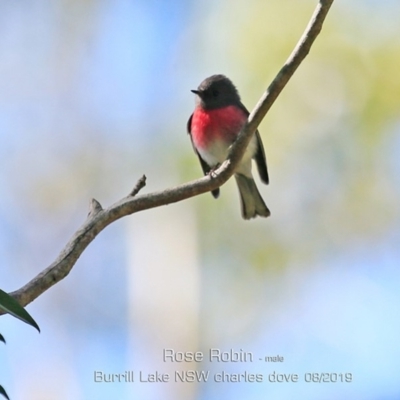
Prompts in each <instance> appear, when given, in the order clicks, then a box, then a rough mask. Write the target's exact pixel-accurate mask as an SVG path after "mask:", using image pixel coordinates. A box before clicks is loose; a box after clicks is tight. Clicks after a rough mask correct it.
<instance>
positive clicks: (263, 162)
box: [240, 103, 269, 185]
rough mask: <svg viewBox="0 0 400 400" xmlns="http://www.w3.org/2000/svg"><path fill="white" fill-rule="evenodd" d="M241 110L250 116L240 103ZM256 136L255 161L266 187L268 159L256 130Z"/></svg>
mask: <svg viewBox="0 0 400 400" xmlns="http://www.w3.org/2000/svg"><path fill="white" fill-rule="evenodd" d="M240 108H241V109H242V110H243V111H244V112H245V113H246V115H247V116H249V115H250V113H249V112H248V110H247V108H246V107H245V106H244V105H243V104H242V103H240ZM255 135H256V141H257V149H256V153H255V154H254V157H253V159H254V160H255V162H256V164H257V170H258V174H259V175H260V178H261V181H262V182H264V183H265V184H266V185H268V183H269V176H268V168H267V158H266V157H265V151H264V146H263V143H262V141H261V136H260V132H258V130H256V133H255Z"/></svg>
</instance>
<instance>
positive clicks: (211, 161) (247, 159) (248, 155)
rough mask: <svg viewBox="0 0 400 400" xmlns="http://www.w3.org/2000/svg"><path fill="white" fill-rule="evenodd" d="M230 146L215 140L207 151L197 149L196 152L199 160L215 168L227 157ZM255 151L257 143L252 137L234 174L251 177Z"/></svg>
mask: <svg viewBox="0 0 400 400" xmlns="http://www.w3.org/2000/svg"><path fill="white" fill-rule="evenodd" d="M229 149H230V144H227V143H226V142H225V141H223V140H215V141H214V142H213V143H210V144H209V145H208V146H207V149H204V148H202V149H201V148H199V149H198V152H199V154H200V156H201V158H202V159H203V160H204V161H205V162H206V163H207V164H208V165H209V166H210V167H211V168H213V167H215V166H216V165H217V164H221V163H223V162H224V161H225V160H226V158H227V157H228V153H229ZM256 149H257V141H256V137H255V136H254V137H253V138H252V139H251V141H250V143H249V145H248V146H247V149H246V151H245V153H244V155H243V157H242V160H241V161H240V163H239V165H238V166H237V167H236V169H235V172H239V173H241V174H243V175H246V176H248V177H251V159H252V158H253V156H254V154H255V152H256Z"/></svg>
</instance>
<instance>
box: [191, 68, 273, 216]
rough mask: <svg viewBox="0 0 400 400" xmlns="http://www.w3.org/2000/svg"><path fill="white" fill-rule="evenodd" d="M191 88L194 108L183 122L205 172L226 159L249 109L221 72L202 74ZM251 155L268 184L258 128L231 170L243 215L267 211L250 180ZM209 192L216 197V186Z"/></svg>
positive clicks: (263, 214)
mask: <svg viewBox="0 0 400 400" xmlns="http://www.w3.org/2000/svg"><path fill="white" fill-rule="evenodd" d="M192 92H193V93H195V94H196V108H195V110H194V112H193V114H192V115H191V116H190V118H189V121H188V123H187V131H188V133H189V135H190V138H191V140H192V144H193V148H194V151H195V153H196V154H197V155H198V157H199V160H200V164H201V167H202V169H203V172H204V175H207V174H211V173H212V172H213V171H214V170H215V169H216V168H218V166H219V165H220V164H221V163H222V162H224V161H225V160H226V158H227V156H228V152H229V148H230V146H231V145H232V143H233V142H234V141H235V139H236V138H237V136H238V134H239V132H240V131H241V129H242V127H243V126H244V124H245V123H246V121H247V117H248V116H249V112H248V111H247V109H246V107H245V106H244V105H243V104H242V102H241V100H240V96H239V93H238V91H237V89H236V87H235V86H234V84H233V83H232V82H231V81H230V80H229V79H228V78H227V77H226V76H224V75H212V76H210V77H208V78H206V79H205V80H204V81H203V82H201V83H200V85H199V87H198V88H197V90H192ZM252 159H254V160H255V162H256V164H257V169H258V173H259V175H260V178H261V180H262V182H264V183H265V184H267V185H268V183H269V178H268V170H267V160H266V158H265V152H264V147H263V144H262V142H261V138H260V134H259V132H258V131H256V132H255V134H254V136H253V137H252V139H251V141H250V143H249V145H248V147H247V149H246V151H245V153H244V155H243V158H242V160H241V161H240V163H239V165H238V166H237V167H236V170H235V179H236V183H237V186H238V189H239V193H240V200H241V206H242V217H243V218H244V219H250V218H255V217H256V216H257V215H259V216H261V217H269V216H270V215H271V213H270V211H269V210H268V207H267V206H266V205H265V203H264V200H263V199H262V197H261V195H260V192H259V191H258V189H257V186H256V183H255V182H254V179H253V175H252V173H251V160H252ZM211 193H212V195H213V196H214V197H215V198H217V197H218V196H219V188H217V189H214V190H213V191H212V192H211Z"/></svg>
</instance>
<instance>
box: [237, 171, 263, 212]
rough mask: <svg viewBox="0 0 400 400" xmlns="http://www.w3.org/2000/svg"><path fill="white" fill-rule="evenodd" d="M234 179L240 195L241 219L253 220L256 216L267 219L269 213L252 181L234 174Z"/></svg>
mask: <svg viewBox="0 0 400 400" xmlns="http://www.w3.org/2000/svg"><path fill="white" fill-rule="evenodd" d="M235 179H236V183H237V186H238V188H239V193H240V201H241V205H242V217H243V218H244V219H250V218H255V217H256V216H257V215H259V216H261V217H269V216H270V215H271V213H270V211H269V210H268V207H267V206H266V205H265V203H264V200H263V199H262V197H261V195H260V192H259V191H258V189H257V186H256V183H255V182H254V179H253V178H248V177H247V176H244V175H241V174H235Z"/></svg>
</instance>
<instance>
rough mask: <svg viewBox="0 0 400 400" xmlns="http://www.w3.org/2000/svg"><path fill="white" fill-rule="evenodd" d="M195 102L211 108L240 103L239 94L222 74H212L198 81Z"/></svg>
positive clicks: (194, 91)
mask: <svg viewBox="0 0 400 400" xmlns="http://www.w3.org/2000/svg"><path fill="white" fill-rule="evenodd" d="M192 92H193V93H195V94H196V95H197V98H196V103H197V104H198V105H200V106H201V107H203V108H206V109H213V108H221V107H225V106H229V105H236V104H238V103H240V96H239V93H238V91H237V90H236V88H235V85H234V84H233V83H232V82H231V81H230V80H229V79H228V78H227V77H226V76H224V75H212V76H210V77H208V78H206V79H204V81H203V82H201V83H200V85H199V87H198V88H197V90H192Z"/></svg>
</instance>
